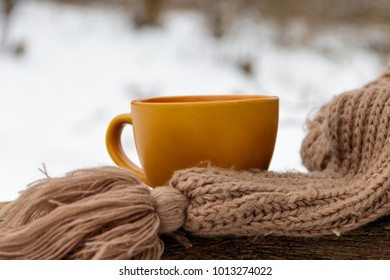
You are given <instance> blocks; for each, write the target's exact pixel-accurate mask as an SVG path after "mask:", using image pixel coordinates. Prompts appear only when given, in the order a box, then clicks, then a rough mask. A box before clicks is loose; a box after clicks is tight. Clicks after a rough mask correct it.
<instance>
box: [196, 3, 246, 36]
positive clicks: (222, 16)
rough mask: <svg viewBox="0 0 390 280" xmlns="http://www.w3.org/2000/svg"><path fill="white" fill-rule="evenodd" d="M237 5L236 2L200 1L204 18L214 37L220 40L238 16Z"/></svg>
mask: <svg viewBox="0 0 390 280" xmlns="http://www.w3.org/2000/svg"><path fill="white" fill-rule="evenodd" d="M239 3H240V1H237V0H213V1H207V0H206V1H202V4H201V5H202V8H203V10H204V13H205V17H206V20H207V23H208V25H209V28H210V30H211V34H212V35H213V36H214V37H216V38H221V37H223V36H224V35H225V34H226V32H227V31H228V29H229V27H230V25H231V24H232V23H233V21H234V17H235V16H236V15H237V14H238V6H239Z"/></svg>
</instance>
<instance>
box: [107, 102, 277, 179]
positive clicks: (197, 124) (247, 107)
mask: <svg viewBox="0 0 390 280" xmlns="http://www.w3.org/2000/svg"><path fill="white" fill-rule="evenodd" d="M278 115H279V99H278V97H275V96H263V95H209V96H202V95H200V96H167V97H155V98H145V99H140V100H134V101H132V102H131V113H126V114H121V115H118V116H116V117H115V118H114V119H113V120H112V121H111V122H110V124H109V126H108V129H107V134H106V145H107V150H108V153H109V154H110V156H111V158H112V159H113V161H114V162H115V163H116V164H117V165H118V166H122V167H126V168H129V169H130V170H132V171H133V172H134V173H135V174H136V175H137V176H138V177H139V178H140V179H141V180H142V181H144V182H145V183H146V184H148V185H149V186H151V187H156V186H160V185H165V184H167V182H168V181H169V179H170V178H171V176H172V175H173V173H174V171H176V170H180V169H185V168H189V167H194V166H199V165H201V164H202V163H203V164H204V163H208V164H210V165H212V166H218V167H223V168H235V169H238V170H245V169H252V168H257V169H263V170H267V169H268V166H269V164H270V161H271V158H272V154H273V150H274V146H275V142H276V135H277V130H278ZM127 124H129V125H132V126H133V133H134V138H135V145H136V148H137V153H138V157H139V160H140V163H141V166H142V168H141V167H138V166H137V165H136V164H134V163H133V162H132V161H131V160H130V159H129V158H128V157H127V156H126V154H125V152H124V151H123V148H122V145H121V133H122V130H123V128H124V126H125V125H127Z"/></svg>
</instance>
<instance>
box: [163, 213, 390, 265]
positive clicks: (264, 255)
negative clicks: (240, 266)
mask: <svg viewBox="0 0 390 280" xmlns="http://www.w3.org/2000/svg"><path fill="white" fill-rule="evenodd" d="M389 225H390V216H387V217H385V218H382V219H380V220H378V221H376V222H373V223H371V224H369V225H367V226H365V227H362V228H360V229H356V230H354V231H352V232H350V233H347V234H344V235H341V236H340V237H337V236H336V235H331V236H325V237H311V238H297V237H281V236H278V237H276V236H262V237H258V238H257V239H254V238H253V237H252V238H248V237H240V238H229V237H219V238H201V237H196V236H191V235H187V238H188V239H189V240H190V242H191V243H192V248H190V249H186V248H184V247H183V246H182V245H180V244H179V243H178V242H177V241H175V240H174V239H172V238H170V237H162V239H163V241H164V243H165V251H164V255H163V259H203V260H205V259H390V240H389V233H390V226H389Z"/></svg>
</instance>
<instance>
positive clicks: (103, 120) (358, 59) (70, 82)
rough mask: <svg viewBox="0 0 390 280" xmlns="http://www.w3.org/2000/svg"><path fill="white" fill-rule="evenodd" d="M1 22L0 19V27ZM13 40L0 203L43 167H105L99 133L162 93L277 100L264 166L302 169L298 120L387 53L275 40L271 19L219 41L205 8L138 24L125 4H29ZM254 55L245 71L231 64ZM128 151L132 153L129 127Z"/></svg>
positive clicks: (3, 114) (3, 60) (2, 75)
mask: <svg viewBox="0 0 390 280" xmlns="http://www.w3.org/2000/svg"><path fill="white" fill-rule="evenodd" d="M1 23H2V19H0V24H1ZM11 27H12V28H11V30H10V38H9V39H10V40H9V42H10V43H14V42H17V41H20V40H22V41H23V42H24V43H25V44H26V54H25V55H24V56H22V57H13V56H11V55H10V54H7V53H0V172H1V173H0V178H1V181H2V184H1V187H0V201H5V200H10V199H14V198H15V197H16V196H17V194H18V191H21V190H23V189H24V188H25V187H26V185H27V184H28V183H30V182H32V181H35V180H37V179H40V178H43V177H44V175H43V174H42V173H41V172H40V171H39V170H38V168H41V167H42V163H45V164H46V166H47V170H48V172H49V175H51V176H60V175H63V174H64V173H66V172H67V171H70V170H73V169H76V168H83V167H93V166H100V165H113V163H112V161H111V159H110V158H109V156H108V154H107V152H106V149H105V143H104V141H105V131H106V128H107V125H108V123H109V121H110V120H111V119H112V117H114V116H115V115H117V114H120V113H123V112H128V111H129V107H130V105H129V103H130V101H131V100H133V99H136V98H140V97H148V96H159V95H185V94H221V93H225V94H231V93H241V94H252V93H261V94H267V95H277V96H279V97H280V128H279V132H278V140H277V144H276V147H275V152H274V157H273V160H272V163H271V167H270V169H271V170H276V171H283V170H291V169H294V170H299V171H305V168H304V167H303V166H302V164H301V161H300V156H299V149H300V143H301V141H302V139H303V137H304V135H305V132H304V121H305V119H306V117H307V116H308V114H310V113H312V112H313V109H315V108H318V107H319V106H320V105H321V104H322V103H323V102H326V101H328V100H329V99H330V98H332V96H334V95H336V94H338V93H340V92H342V91H345V90H349V89H353V88H357V87H359V86H361V85H363V84H364V83H365V82H367V81H369V80H371V79H373V78H375V76H376V75H377V74H378V73H380V71H381V67H382V65H383V62H381V61H380V59H379V58H378V57H377V56H376V55H375V54H372V53H369V52H368V51H366V50H364V49H359V48H356V49H350V48H348V47H346V46H345V45H344V44H342V43H340V42H339V41H336V43H335V42H334V38H332V37H324V38H322V41H320V44H322V45H326V44H327V43H329V45H330V46H336V48H338V50H337V52H336V53H337V56H329V55H327V54H326V52H321V51H319V50H318V49H315V48H311V47H300V48H298V47H296V48H294V47H293V48H291V47H290V48H288V47H283V46H281V45H278V44H277V43H276V42H275V39H274V37H275V36H274V35H275V34H274V32H273V29H272V25H267V24H264V23H263V24H259V23H257V22H253V21H250V20H246V21H242V22H239V23H238V24H237V25H236V26H235V27H234V28H233V29H232V31H231V33H230V34H229V35H228V36H227V37H225V38H223V39H221V40H216V39H213V38H212V37H210V36H209V34H208V31H207V28H206V26H205V23H204V20H203V19H202V16H201V15H199V14H197V13H195V12H183V11H180V12H170V13H168V14H166V15H165V17H164V24H163V27H161V28H145V29H143V30H136V29H135V28H134V27H132V26H131V24H130V21H129V17H128V15H127V14H125V13H123V12H122V11H119V10H115V9H107V8H103V7H75V6H67V5H61V6H59V5H57V4H53V3H49V2H44V1H39V2H38V1H25V2H23V3H22V4H21V5H20V6H19V7H17V10H16V11H15V14H14V16H13V18H12V24H11ZM248 57H249V58H251V59H252V60H253V61H254V65H255V66H256V68H255V71H254V73H253V74H252V76H246V75H244V73H243V72H241V71H240V70H239V69H238V68H237V66H236V65H237V62H238V61H240V60H243V59H246V58H248ZM123 138H124V139H123V141H124V142H125V149H126V150H127V152H128V154H129V155H130V157H131V158H132V159H133V160H134V161H135V162H138V161H137V159H136V158H137V155H136V151H135V148H134V141H133V139H132V136H131V129H130V128H127V129H125V135H124V136H123Z"/></svg>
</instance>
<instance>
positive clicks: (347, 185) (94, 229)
mask: <svg viewBox="0 0 390 280" xmlns="http://www.w3.org/2000/svg"><path fill="white" fill-rule="evenodd" d="M389 128H390V68H388V69H387V70H386V71H385V73H384V74H383V75H382V76H381V77H379V78H378V79H377V80H375V81H373V82H371V83H369V84H367V85H366V86H364V87H363V88H360V89H357V90H353V91H349V92H345V93H342V94H341V95H339V96H336V97H335V98H333V99H332V100H331V101H330V102H328V103H327V104H325V105H323V106H322V107H321V109H320V110H319V112H318V113H317V115H316V116H315V117H314V118H313V119H311V120H309V121H308V133H307V136H306V138H305V139H304V141H303V143H302V149H301V156H302V160H303V163H304V164H305V166H306V167H307V168H308V170H309V172H308V173H298V172H285V173H275V172H269V171H259V170H250V171H235V170H233V169H229V170H227V169H219V168H215V167H207V168H190V169H187V170H180V171H177V172H176V173H175V174H174V176H173V177H172V178H171V180H170V182H169V185H168V186H164V187H158V188H155V189H150V188H149V187H148V186H145V185H144V184H142V183H141V182H140V181H139V180H138V179H137V178H136V177H135V176H134V174H132V173H131V172H130V171H128V170H126V169H122V168H119V167H100V168H92V169H83V170H76V171H73V172H70V173H68V174H67V175H66V176H65V177H60V178H50V177H48V178H45V179H43V180H40V181H37V182H35V183H33V184H31V185H30V186H29V187H28V188H27V189H26V190H25V191H24V192H23V193H22V194H21V195H20V197H19V198H17V199H16V200H15V201H13V202H11V203H9V204H7V205H6V206H5V207H3V208H2V210H0V259H158V258H160V257H161V255H162V253H163V244H162V241H161V240H160V239H159V235H160V234H166V233H174V232H175V231H176V230H178V229H180V228H182V229H184V230H185V231H187V232H189V233H191V234H194V235H200V236H220V235H229V236H261V235H268V234H273V235H286V236H308V237H311V236H318V235H327V234H336V235H340V234H342V233H345V232H347V231H350V230H353V229H355V228H357V227H359V226H362V225H365V224H367V223H369V222H371V221H373V220H375V219H377V218H379V217H381V216H384V215H386V214H388V213H390V197H389V196H390V129H389Z"/></svg>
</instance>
